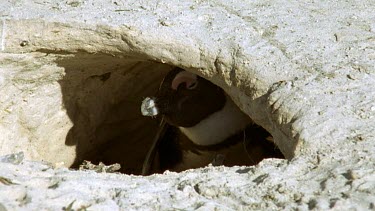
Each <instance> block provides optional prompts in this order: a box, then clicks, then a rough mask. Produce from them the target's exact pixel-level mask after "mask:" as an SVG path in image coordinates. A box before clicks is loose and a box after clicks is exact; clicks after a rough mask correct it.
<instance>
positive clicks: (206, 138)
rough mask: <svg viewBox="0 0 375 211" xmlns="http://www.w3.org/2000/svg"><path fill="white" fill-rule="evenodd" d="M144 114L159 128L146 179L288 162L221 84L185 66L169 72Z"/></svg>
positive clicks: (145, 170)
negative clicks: (220, 167)
mask: <svg viewBox="0 0 375 211" xmlns="http://www.w3.org/2000/svg"><path fill="white" fill-rule="evenodd" d="M141 111H142V114H143V115H144V116H151V117H159V118H160V127H159V131H158V133H157V135H156V136H155V139H154V141H153V145H152V147H151V148H150V151H149V153H148V154H147V156H146V159H145V162H144V164H143V170H142V174H143V175H149V174H151V173H162V172H164V171H165V170H169V171H175V172H181V171H184V170H187V169H192V168H200V167H204V166H207V165H209V164H212V165H215V166H216V165H225V166H235V165H247V166H251V165H256V164H257V163H259V162H260V161H261V160H263V159H264V158H284V156H283V154H282V153H281V152H280V150H279V149H278V148H277V146H276V145H275V144H274V143H273V142H272V137H271V135H270V134H269V133H268V132H267V131H266V130H265V129H263V128H262V127H260V126H258V125H256V124H254V122H253V121H252V120H251V119H250V118H249V117H248V116H247V115H245V114H244V113H243V112H242V111H241V110H240V109H239V108H238V107H237V105H236V104H235V103H234V102H233V101H232V99H231V98H230V97H229V96H228V95H227V94H226V93H225V92H224V91H223V90H222V89H221V88H220V87H219V86H217V85H215V84H213V83H212V82H210V81H208V80H206V79H204V78H203V77H200V76H198V75H196V74H193V73H191V72H188V71H186V70H184V69H181V68H178V67H176V68H174V69H173V70H171V71H170V72H169V73H168V74H167V75H166V76H165V78H164V80H163V81H162V82H161V85H160V88H159V91H158V92H157V94H156V95H155V96H154V97H147V98H145V99H144V100H143V102H142V105H141Z"/></svg>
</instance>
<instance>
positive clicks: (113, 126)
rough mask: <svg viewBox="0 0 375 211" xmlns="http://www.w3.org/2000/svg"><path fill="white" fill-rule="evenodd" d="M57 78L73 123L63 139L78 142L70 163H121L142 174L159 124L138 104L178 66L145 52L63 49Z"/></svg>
mask: <svg viewBox="0 0 375 211" xmlns="http://www.w3.org/2000/svg"><path fill="white" fill-rule="evenodd" d="M57 64H58V66H60V67H63V68H64V69H65V76H64V78H63V79H62V80H61V81H60V82H59V83H60V86H61V90H62V95H63V103H64V106H65V108H66V110H67V113H68V115H69V118H70V119H71V121H72V122H73V124H74V126H73V127H72V128H71V129H70V131H69V132H68V134H67V137H66V140H65V144H66V145H67V146H75V148H76V159H75V161H74V163H73V164H72V166H71V167H72V168H77V167H78V166H79V165H80V164H81V163H82V162H83V161H84V160H88V161H91V162H92V163H99V162H103V163H104V164H106V165H110V164H114V163H119V164H120V165H121V169H120V172H122V173H126V174H135V175H140V174H141V172H142V165H143V162H144V160H145V158H146V155H147V153H148V151H149V149H150V147H151V145H152V142H153V139H154V136H155V134H156V133H157V131H158V129H159V120H158V119H153V118H150V117H144V116H142V114H141V111H140V106H141V102H142V100H143V99H144V98H145V97H147V96H153V95H155V94H156V92H157V90H158V88H159V85H160V83H161V82H162V80H163V78H164V77H165V75H166V74H167V73H168V72H169V71H171V70H172V69H173V68H174V67H173V66H171V65H168V64H162V63H158V62H155V61H152V60H145V59H144V58H136V57H130V56H122V57H121V56H112V55H106V54H88V53H77V54H70V55H63V56H61V58H60V59H58V61H57Z"/></svg>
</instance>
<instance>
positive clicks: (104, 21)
mask: <svg viewBox="0 0 375 211" xmlns="http://www.w3.org/2000/svg"><path fill="white" fill-rule="evenodd" d="M373 11H375V2H373V1H354V0H353V1H352V0H349V1H345V2H344V1H307V2H306V1H286V0H276V1H263V0H258V1H226V0H222V1H168V0H165V1H138V0H137V1H120V0H116V1H112V0H68V1H58V0H43V1H42V0H33V1H28V0H20V1H12V0H5V1H1V2H0V20H1V22H0V92H1V99H0V119H1V121H0V134H1V135H0V154H2V155H4V154H8V153H14V152H18V151H23V152H24V153H25V157H26V159H27V160H39V161H40V160H45V161H49V162H51V163H59V162H63V163H64V164H65V165H66V166H69V165H71V164H73V163H74V162H78V161H80V159H82V158H87V157H89V158H90V157H91V158H97V157H98V158H97V159H98V160H103V159H104V160H105V159H108V160H109V161H113V160H120V161H121V162H122V163H121V164H122V166H125V168H126V167H127V166H128V168H129V172H133V171H134V172H137V166H139V165H138V164H139V162H141V161H139V160H142V159H143V157H142V155H143V154H144V150H145V149H147V147H141V148H137V150H135V149H134V148H131V147H130V146H133V145H141V146H142V145H147V143H148V142H147V141H148V137H149V136H150V134H152V133H153V132H154V130H155V122H154V121H152V120H148V119H144V118H141V117H140V115H139V104H138V102H140V101H141V99H142V98H143V97H145V96H148V95H150V94H152V93H153V92H154V91H155V90H156V89H157V87H158V84H159V82H160V80H161V79H162V77H163V74H164V73H165V72H166V71H168V70H169V69H170V68H171V66H180V67H182V68H185V69H187V70H189V71H192V72H195V73H198V74H200V75H202V76H203V77H206V78H207V79H209V80H211V81H213V82H214V83H216V84H218V85H219V86H221V87H222V88H223V89H224V90H226V91H227V93H228V94H230V95H231V96H232V98H233V99H234V101H235V102H236V103H237V104H238V106H239V107H240V108H242V109H243V111H244V112H246V113H247V114H248V115H249V116H250V117H252V118H253V119H254V121H256V122H257V123H258V124H260V125H262V126H263V127H264V128H266V129H267V130H268V131H269V132H271V133H272V135H273V136H274V139H275V141H276V143H277V144H278V146H279V147H280V149H281V150H282V151H283V153H284V154H285V155H286V157H287V158H289V160H265V161H264V162H262V163H260V164H259V165H258V166H256V167H233V168H222V167H216V168H213V167H208V168H204V169H197V170H190V171H187V172H183V173H180V174H176V173H166V174H164V175H153V176H150V177H138V176H128V175H116V174H97V173H94V172H81V171H70V170H67V169H66V168H61V169H54V168H53V167H50V166H49V165H46V164H43V163H40V162H31V161H24V162H22V163H21V164H18V165H17V164H12V163H6V162H3V163H1V164H0V203H1V204H0V210H1V209H3V208H6V209H9V210H12V209H15V208H16V207H17V208H19V209H25V210H29V209H41V208H45V209H52V210H55V209H61V208H62V207H65V208H69V204H71V203H72V202H74V203H72V205H71V208H73V209H79V208H84V207H87V206H90V209H91V208H92V209H115V208H117V209H129V208H132V209H137V208H138V209H150V210H155V209H199V208H200V209H202V210H207V209H213V208H219V209H223V210H225V209H236V210H237V209H245V210H246V209H291V208H301V209H329V208H331V209H336V210H342V209H349V208H356V209H370V210H371V209H374V207H375V205H374V203H375V172H374V171H375V170H374V169H375V155H374V154H375V153H374V152H375V140H374V139H375V138H374V135H375V132H374V130H373V128H375V122H374V119H373V118H374V115H375V85H374V84H375V77H374V74H375V48H374V46H375V13H374V12H373ZM129 137H131V139H130V138H129ZM119 149H121V150H119ZM127 156H128V157H127ZM121 159H122V160H121ZM132 159H133V160H134V162H132V163H133V164H130V163H126V162H130V161H132ZM124 164H125V165H124ZM126 164H127V165H126ZM132 165H134V166H132Z"/></svg>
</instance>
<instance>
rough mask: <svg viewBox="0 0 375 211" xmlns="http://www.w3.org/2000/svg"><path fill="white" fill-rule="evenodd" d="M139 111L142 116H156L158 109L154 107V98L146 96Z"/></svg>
mask: <svg viewBox="0 0 375 211" xmlns="http://www.w3.org/2000/svg"><path fill="white" fill-rule="evenodd" d="M141 113H142V115H143V116H151V117H154V116H157V115H158V114H159V109H158V108H157V107H156V103H155V99H154V98H150V97H146V98H145V99H144V100H143V101H142V105H141Z"/></svg>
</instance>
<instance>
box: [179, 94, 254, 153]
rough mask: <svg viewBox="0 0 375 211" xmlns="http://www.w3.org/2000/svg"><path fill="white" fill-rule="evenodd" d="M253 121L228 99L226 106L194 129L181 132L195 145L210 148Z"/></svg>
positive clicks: (181, 128) (184, 129)
mask: <svg viewBox="0 0 375 211" xmlns="http://www.w3.org/2000/svg"><path fill="white" fill-rule="evenodd" d="M251 122H252V121H251V119H250V118H249V117H248V116H246V115H245V114H244V113H243V112H242V111H241V110H240V109H239V108H238V107H237V105H236V104H235V103H234V102H233V101H232V100H231V99H230V98H229V97H227V101H226V103H225V106H224V107H223V109H221V110H220V111H217V112H215V113H213V114H211V115H210V116H208V117H207V118H206V119H204V120H202V121H201V122H199V123H198V124H197V125H195V126H193V127H180V130H181V131H182V132H183V133H184V134H185V135H186V136H187V137H188V138H189V139H190V140H191V141H193V142H194V143H195V144H197V145H201V146H209V145H214V144H218V143H220V142H222V141H224V140H225V139H227V138H228V137H230V136H231V135H234V134H236V133H237V132H239V131H241V130H243V129H244V128H245V127H246V126H247V125H248V124H250V123H251Z"/></svg>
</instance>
